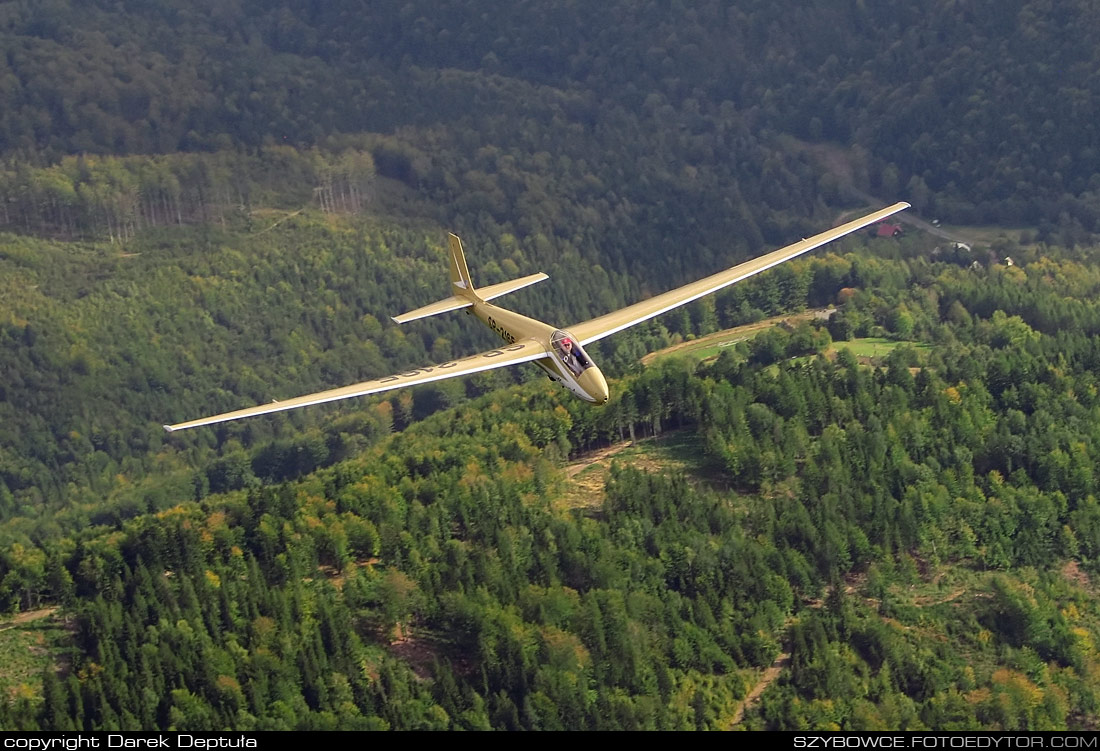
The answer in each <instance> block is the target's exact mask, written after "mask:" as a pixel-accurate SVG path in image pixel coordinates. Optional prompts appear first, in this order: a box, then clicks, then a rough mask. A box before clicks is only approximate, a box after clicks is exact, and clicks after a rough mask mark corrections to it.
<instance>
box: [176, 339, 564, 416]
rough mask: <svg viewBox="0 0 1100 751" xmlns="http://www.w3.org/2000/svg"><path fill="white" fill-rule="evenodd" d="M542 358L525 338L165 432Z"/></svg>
mask: <svg viewBox="0 0 1100 751" xmlns="http://www.w3.org/2000/svg"><path fill="white" fill-rule="evenodd" d="M542 357H546V350H545V349H544V347H543V346H542V345H541V344H539V343H538V342H537V341H536V340H534V339H522V340H520V341H517V342H515V343H514V344H509V345H507V346H504V347H501V348H500V349H491V350H489V351H488V352H482V353H480V354H477V355H473V356H472V357H466V358H463V359H461V360H452V361H450V362H445V363H440V364H439V365H431V366H428V367H423V368H418V369H417V370H409V371H406V372H404V373H397V374H395V375H392V376H387V377H385V378H377V379H375V380H372V381H363V382H362V383H356V384H353V385H351V386H344V387H342V388H338V389H330V390H328V391H320V392H318V393H316V394H306V395H305V396H299V397H295V398H293V399H286V400H284V401H273V402H272V403H270V404H261V405H259V406H257V407H248V408H247V409H238V410H236V411H235V412H225V413H223V414H220V415H214V416H212V417H203V418H201V419H198V420H191V421H189V422H181V423H177V424H176V425H165V426H164V429H165V430H167V431H168V432H173V431H176V430H185V429H187V428H197V427H199V426H202V425H212V424H214V423H218V422H226V421H227V420H237V419H240V418H242V417H253V416H255V415H265V414H268V413H270V412H281V411H283V410H287V409H295V408H297V407H306V406H308V405H311V404H323V403H324V402H333V401H336V400H338V399H349V398H351V397H353V396H366V395H367V394H378V393H380V392H383V391H390V390H392V389H399V388H404V387H406V386H417V385H419V384H422V383H430V382H432V381H441V380H443V379H444V378H454V377H456V376H462V375H469V374H471V373H479V372H481V371H483V370H491V369H493V368H502V367H505V366H507V365H515V364H517V363H521V362H530V361H531V360H538V359H539V358H542Z"/></svg>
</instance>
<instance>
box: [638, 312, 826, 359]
mask: <svg viewBox="0 0 1100 751" xmlns="http://www.w3.org/2000/svg"><path fill="white" fill-rule="evenodd" d="M822 313H823V311H821V310H804V311H802V312H800V313H791V314H790V315H784V316H775V317H774V318H766V319H764V320H763V321H757V322H756V323H749V324H745V325H744V326H735V327H734V328H732V329H725V330H724V331H719V332H717V333H714V334H707V335H706V336H702V337H699V338H698V339H692V340H691V341H687V342H681V343H680V344H674V345H672V346H671V347H666V348H665V349H662V350H659V351H657V352H651V353H649V354H648V355H646V356H645V357H643V358H642V364H643V365H646V366H649V365H652V364H653V362H654V361H656V360H659V359H661V358H665V357H672V356H675V357H687V358H690V359H692V360H695V361H696V362H698V361H700V360H706V359H707V358H710V357H717V356H718V355H719V354H721V352H722V350H724V349H726V348H727V347H732V346H734V345H735V344H737V343H738V342H743V341H746V340H748V339H752V338H753V337H754V336H756V335H757V334H759V333H760V332H761V331H764V330H766V329H770V328H771V327H772V326H778V325H779V324H781V323H783V322H784V321H786V322H788V323H791V324H792V325H793V324H797V323H798V322H800V321H808V320H811V319H812V318H815V317H817V316H819V315H821V314H822Z"/></svg>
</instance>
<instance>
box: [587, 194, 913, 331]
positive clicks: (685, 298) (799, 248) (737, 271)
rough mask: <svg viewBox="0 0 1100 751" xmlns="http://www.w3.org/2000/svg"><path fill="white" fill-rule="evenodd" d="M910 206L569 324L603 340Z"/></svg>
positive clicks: (896, 206)
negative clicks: (623, 306) (587, 319)
mask: <svg viewBox="0 0 1100 751" xmlns="http://www.w3.org/2000/svg"><path fill="white" fill-rule="evenodd" d="M907 208H909V204H907V203H904V202H902V203H895V204H894V205H893V206H888V207H887V208H885V209H881V210H879V211H876V212H875V213H873V214H868V215H867V216H865V217H862V218H860V219H856V220H854V221H851V222H848V223H847V224H842V225H840V226H839V227H834V228H833V229H831V230H828V231H827V232H822V233H821V234H819V235H814V236H813V237H811V238H808V239H805V240H802V241H801V242H797V243H795V244H794V245H788V246H787V247H785V248H780V249H779V250H775V251H772V252H771V253H768V254H767V255H763V256H760V257H759V258H754V259H753V260H751V261H746V262H745V263H742V264H739V265H737V266H734V267H733V268H730V269H726V270H725V271H719V272H718V273H717V274H714V275H712V276H708V277H707V278H706V279H700V280H699V281H697V282H692V283H691V284H687V285H684V286H683V287H680V288H678V289H674V290H670V291H668V292H665V293H663V294H660V295H657V296H655V297H651V298H649V299H648V300H642V301H641V302H639V303H635V304H633V305H630V306H628V307H625V308H622V309H620V310H616V311H615V312H613V313H608V314H606V315H602V316H600V317H598V318H593V319H592V320H590V321H585V322H584V323H578V324H575V325H573V326H570V327H569V331H570V332H572V334H573V336H575V337H576V338H577V339H578V340H580V343H581V344H588V343H589V342H594V341H597V340H599V339H603V338H604V337H605V336H610V335H611V334H614V333H615V332H617V331H622V330H623V329H625V328H629V327H631V326H633V325H634V324H636V323H641V322H642V321H646V320H649V319H650V318H653V317H654V316H658V315H660V314H661V313H664V312H666V311H669V310H672V309H673V308H677V307H679V306H681V305H684V304H686V303H689V302H692V301H693V300H698V299H699V298H700V297H703V296H704V295H709V294H710V293H711V292H716V291H717V290H720V289H722V288H723V287H728V286H729V285H731V284H734V283H735V282H739V281H741V280H742V279H747V278H748V277H750V276H752V275H753V274H759V273H760V272H761V271H764V270H766V269H770V268H771V267H772V266H776V265H778V264H781V263H783V262H784V261H789V260H790V259H792V258H795V257H796V256H800V255H802V254H803V253H807V252H809V251H811V250H813V249H814V248H818V247H821V246H822V245H824V244H825V243H828V242H831V241H833V240H836V239H837V238H839V237H844V235H848V234H851V233H852V232H855V231H857V230H859V229H862V228H863V227H866V226H868V225H871V224H874V223H875V222H880V221H882V220H883V219H885V218H886V217H888V216H890V215H891V214H896V213H897V212H899V211H903V210H905V209H907Z"/></svg>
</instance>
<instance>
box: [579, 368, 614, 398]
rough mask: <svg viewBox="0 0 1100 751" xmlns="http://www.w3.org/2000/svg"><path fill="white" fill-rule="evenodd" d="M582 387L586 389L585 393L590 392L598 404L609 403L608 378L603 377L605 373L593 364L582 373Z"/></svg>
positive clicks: (580, 381)
mask: <svg viewBox="0 0 1100 751" xmlns="http://www.w3.org/2000/svg"><path fill="white" fill-rule="evenodd" d="M579 383H580V387H581V388H582V389H584V393H586V394H588V397H589V399H591V400H592V401H593V402H594V403H596V404H607V397H608V390H607V379H605V378H604V377H603V373H602V372H601V371H600V369H599V368H597V367H596V366H595V365H593V366H592V367H591V368H589V369H588V370H586V371H584V373H582V374H581V377H580V379H579Z"/></svg>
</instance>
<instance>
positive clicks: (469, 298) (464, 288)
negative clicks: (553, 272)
mask: <svg viewBox="0 0 1100 751" xmlns="http://www.w3.org/2000/svg"><path fill="white" fill-rule="evenodd" d="M447 239H448V241H449V244H450V247H449V249H448V254H449V256H448V257H449V259H450V267H451V292H452V295H451V296H450V297H448V298H446V299H443V300H440V301H439V302H434V303H432V304H431V305H425V306H424V307H423V308H417V309H416V310H411V311H409V312H408V313H404V314H402V315H399V316H393V320H394V321H395V322H396V323H406V322H408V321H415V320H416V319H418V318H427V317H428V316H434V315H437V314H439V313H446V312H447V311H448V310H460V309H462V308H468V307H470V306H472V305H473V304H474V303H479V302H485V301H486V300H492V299H493V298H495V297H500V296H501V295H506V294H508V293H509V292H515V291H516V290H517V289H522V288H524V287H526V286H528V285H530V284H534V283H535V282H541V281H542V280H543V279H548V278H549V277H548V276H546V274H531V275H530V276H525V277H523V278H522V279H514V280H512V281H510V282H501V283H500V284H493V285H490V286H488V287H483V288H482V289H480V290H479V289H476V288H475V287H474V282H473V280H472V279H471V278H470V270H469V269H468V268H466V256H465V254H463V252H462V241H461V240H459V239H458V236H457V235H454V234H451V235H448V236H447Z"/></svg>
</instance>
